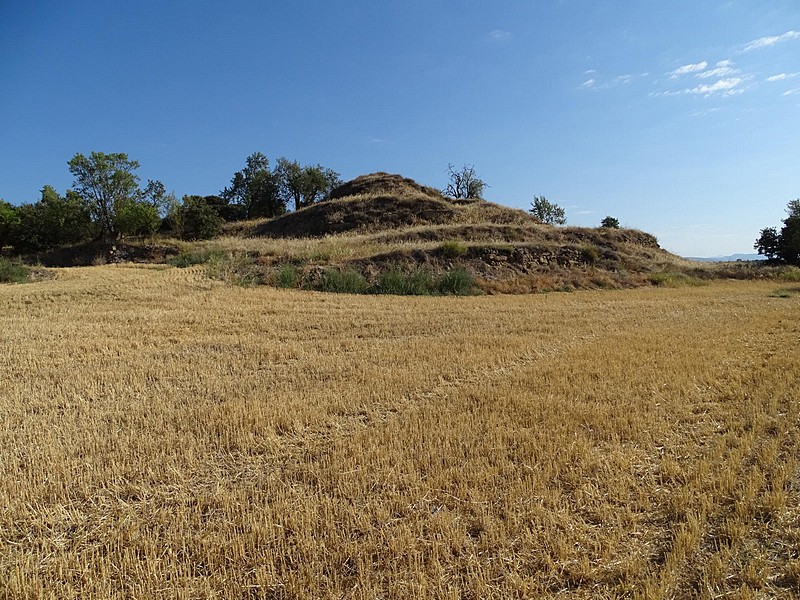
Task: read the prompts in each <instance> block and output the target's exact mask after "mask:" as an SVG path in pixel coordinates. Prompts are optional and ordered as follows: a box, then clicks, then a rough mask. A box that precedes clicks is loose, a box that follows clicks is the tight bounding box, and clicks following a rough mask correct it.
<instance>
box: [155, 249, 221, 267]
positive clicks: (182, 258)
mask: <svg viewBox="0 0 800 600" xmlns="http://www.w3.org/2000/svg"><path fill="white" fill-rule="evenodd" d="M224 256H225V253H224V252H223V251H222V250H218V249H211V250H195V251H189V252H181V253H180V254H179V255H178V256H174V257H172V258H170V259H168V260H167V264H170V265H172V266H173V267H178V268H179V269H184V268H186V267H192V266H194V265H202V264H205V263H207V262H209V261H211V260H219V259H221V258H223V257H224Z"/></svg>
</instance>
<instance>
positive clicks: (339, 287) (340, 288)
mask: <svg viewBox="0 0 800 600" xmlns="http://www.w3.org/2000/svg"><path fill="white" fill-rule="evenodd" d="M368 287H369V284H367V280H366V279H365V278H364V276H363V275H362V274H361V273H359V272H358V271H356V270H355V269H345V270H344V271H339V270H337V269H326V270H325V272H324V273H323V275H322V283H321V289H322V291H323V292H337V293H339V294H363V293H365V292H366V291H367V288H368Z"/></svg>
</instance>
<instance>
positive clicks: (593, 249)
mask: <svg viewBox="0 0 800 600" xmlns="http://www.w3.org/2000/svg"><path fill="white" fill-rule="evenodd" d="M581 258H582V259H583V262H585V263H589V264H590V265H593V264H595V263H597V262H598V261H599V260H600V251H599V250H598V249H597V246H592V245H591V244H586V245H585V246H581Z"/></svg>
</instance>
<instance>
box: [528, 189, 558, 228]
mask: <svg viewBox="0 0 800 600" xmlns="http://www.w3.org/2000/svg"><path fill="white" fill-rule="evenodd" d="M530 213H531V214H532V215H533V216H534V217H536V219H538V220H539V222H541V223H544V224H546V225H564V224H565V223H566V222H567V218H566V216H565V213H564V209H563V208H561V207H560V206H559V205H558V204H554V203H552V202H550V201H549V200H548V199H547V198H545V197H544V196H534V197H533V202H531V208H530Z"/></svg>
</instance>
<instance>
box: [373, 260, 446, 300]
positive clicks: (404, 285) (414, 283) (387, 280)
mask: <svg viewBox="0 0 800 600" xmlns="http://www.w3.org/2000/svg"><path fill="white" fill-rule="evenodd" d="M436 285H437V282H436V278H435V277H434V275H433V273H431V272H430V271H426V270H425V269H420V268H417V269H415V270H413V271H412V272H410V273H406V272H404V271H403V270H402V269H400V268H399V267H393V268H391V269H389V270H388V271H384V272H383V273H381V274H380V276H379V277H378V283H377V285H376V286H375V293H377V294H393V295H396V296H429V295H431V294H433V293H435V292H436Z"/></svg>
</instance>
